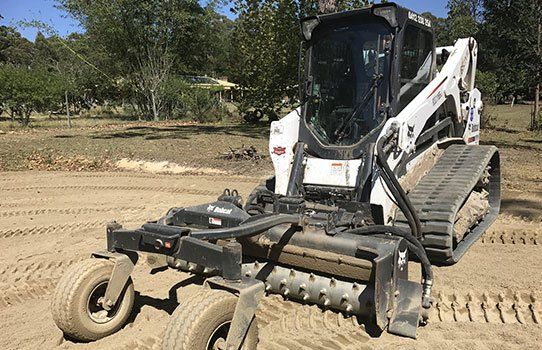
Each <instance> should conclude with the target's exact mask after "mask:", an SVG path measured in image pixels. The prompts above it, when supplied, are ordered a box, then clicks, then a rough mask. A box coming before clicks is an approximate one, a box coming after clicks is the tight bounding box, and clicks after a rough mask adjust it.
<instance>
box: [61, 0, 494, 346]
mask: <svg viewBox="0 0 542 350" xmlns="http://www.w3.org/2000/svg"><path fill="white" fill-rule="evenodd" d="M301 28H302V35H303V39H304V40H303V48H304V50H303V55H302V59H301V63H300V66H301V67H302V69H300V72H301V74H300V101H301V107H300V108H298V109H297V110H295V111H293V112H292V113H290V114H289V115H287V116H286V117H284V118H283V119H281V120H279V121H275V122H273V123H272V124H271V136H270V141H269V151H270V154H271V158H272V161H273V164H274V168H275V176H274V177H272V178H270V179H269V180H267V181H265V182H264V183H262V184H261V185H260V186H258V187H256V188H255V189H254V191H253V192H252V193H251V194H250V196H249V197H248V198H247V200H246V202H245V203H243V201H242V199H241V197H240V196H239V195H238V193H237V191H235V190H233V191H230V190H225V191H224V193H223V195H221V196H220V197H219V198H218V200H217V201H216V202H213V203H207V204H203V205H199V206H195V207H187V208H172V209H171V210H169V212H168V213H167V214H166V215H165V216H164V217H162V218H160V219H159V220H157V221H154V222H148V223H145V224H144V225H143V226H142V227H141V228H140V229H137V230H125V229H123V228H122V226H120V225H119V224H117V223H113V224H110V225H109V226H108V227H107V250H105V251H100V252H95V253H93V254H92V259H89V260H87V261H84V262H82V263H81V264H79V265H77V266H75V267H73V268H72V269H71V270H70V271H68V272H67V273H66V275H65V276H64V277H63V278H62V279H61V281H60V282H59V285H58V288H57V290H56V292H55V294H54V301H53V306H52V312H53V318H54V320H55V322H56V324H57V325H58V326H59V328H60V329H61V330H62V331H64V333H65V334H67V335H68V336H70V337H72V338H76V339H80V340H85V341H91V340H95V339H98V338H101V337H104V336H107V335H109V334H111V333H113V332H116V331H117V330H119V329H120V328H121V327H122V326H123V324H124V323H125V322H126V320H127V318H128V317H129V315H130V312H131V309H132V304H133V301H134V287H133V283H132V280H131V278H130V274H131V272H132V270H133V267H134V265H135V263H136V262H137V260H138V256H139V255H138V253H147V254H151V257H152V258H153V259H152V260H153V261H154V265H153V266H154V267H171V268H175V269H179V270H182V271H188V272H191V273H194V274H199V275H202V276H205V278H206V280H205V283H204V288H203V290H202V291H201V293H197V294H195V295H193V296H191V297H189V298H187V299H186V300H182V301H181V303H180V306H179V307H178V308H177V310H176V311H175V313H174V314H173V316H172V319H171V321H170V323H169V325H168V326H167V329H166V333H165V337H164V343H163V346H164V349H184V350H211V349H228V350H229V349H241V348H243V349H253V348H254V347H255V346H256V343H257V341H258V337H257V327H256V326H255V324H256V322H257V320H256V319H255V317H254V315H255V310H256V308H257V306H258V302H259V300H260V298H262V297H264V295H266V294H270V293H274V294H281V295H283V296H284V297H285V298H288V299H291V300H294V301H298V302H301V303H309V304H316V305H319V306H321V307H322V308H329V309H331V310H335V311H337V312H342V313H345V314H348V315H351V316H355V317H359V318H360V319H362V320H363V321H364V322H365V323H370V324H371V325H372V326H374V327H377V328H378V329H380V330H381V331H384V330H387V331H388V332H390V333H394V334H397V335H402V336H407V337H413V338H414V337H416V330H417V327H418V325H419V323H420V322H421V321H423V319H424V318H425V317H426V315H427V314H428V313H427V312H425V311H427V309H429V308H431V289H432V286H433V283H434V279H433V273H432V265H449V264H454V263H457V262H458V261H459V260H460V258H461V257H462V256H463V255H464V254H465V252H466V251H467V250H468V248H469V247H470V246H472V244H473V243H474V242H476V240H477V239H478V238H480V236H481V235H482V234H483V233H484V231H485V230H486V229H487V228H488V227H489V225H491V224H492V223H493V221H494V220H495V219H496V217H497V215H498V213H499V209H500V166H499V164H500V161H499V154H498V151H497V149H496V148H495V147H493V146H481V145H479V141H480V112H481V109H482V99H481V95H480V92H479V91H478V90H477V89H476V88H475V74H476V62H477V44H476V41H475V40H474V39H472V38H467V39H459V40H457V42H456V43H455V45H454V46H450V47H444V48H435V45H434V33H433V29H432V26H431V22H430V21H429V20H428V19H426V18H424V17H422V16H420V15H418V14H416V13H414V12H412V11H409V10H407V9H404V8H402V7H400V6H398V5H396V4H393V3H387V4H382V5H372V6H369V7H366V8H362V9H359V10H353V11H346V12H340V13H333V14H327V15H321V16H316V17H310V18H306V19H304V20H302V22H301ZM411 258H412V259H415V260H417V261H419V262H420V264H421V268H422V272H423V273H422V276H423V278H422V280H421V281H411V280H409V278H408V261H409V259H411ZM83 311H84V312H83Z"/></svg>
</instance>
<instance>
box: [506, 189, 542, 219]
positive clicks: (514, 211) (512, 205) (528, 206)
mask: <svg viewBox="0 0 542 350" xmlns="http://www.w3.org/2000/svg"><path fill="white" fill-rule="evenodd" d="M538 197H539V199H533V200H531V199H520V198H503V199H502V202H501V213H503V214H510V215H513V216H519V217H523V218H527V219H530V220H536V219H539V218H540V217H541V215H542V195H539V196H538Z"/></svg>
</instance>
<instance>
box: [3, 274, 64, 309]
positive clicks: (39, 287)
mask: <svg viewBox="0 0 542 350" xmlns="http://www.w3.org/2000/svg"><path fill="white" fill-rule="evenodd" d="M57 280H58V278H47V279H41V280H36V281H28V282H18V283H16V284H12V285H11V286H9V287H8V288H1V289H0V310H1V309H4V308H6V307H9V306H13V305H18V304H22V303H25V302H28V301H31V300H35V299H41V298H43V297H44V296H47V295H49V294H51V292H52V291H53V290H54V288H55V286H56V282H57Z"/></svg>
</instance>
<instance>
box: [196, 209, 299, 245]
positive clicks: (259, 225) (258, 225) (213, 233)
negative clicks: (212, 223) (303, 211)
mask: <svg viewBox="0 0 542 350" xmlns="http://www.w3.org/2000/svg"><path fill="white" fill-rule="evenodd" d="M301 219H302V217H301V216H300V215H287V214H277V215H271V216H265V217H263V218H261V219H258V218H256V217H252V218H250V219H249V220H250V221H249V222H247V223H242V224H241V225H239V226H236V227H229V228H217V229H209V230H198V231H192V232H191V233H190V236H191V237H194V238H198V239H204V240H215V239H230V238H240V237H250V236H255V235H257V234H260V233H262V232H265V231H267V230H269V229H271V228H273V227H275V226H278V225H282V224H293V225H295V224H300V222H301Z"/></svg>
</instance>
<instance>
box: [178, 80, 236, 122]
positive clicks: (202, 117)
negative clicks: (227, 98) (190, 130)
mask: <svg viewBox="0 0 542 350" xmlns="http://www.w3.org/2000/svg"><path fill="white" fill-rule="evenodd" d="M182 101H183V102H184V104H185V107H186V111H187V112H188V115H189V116H190V117H191V118H192V120H194V121H197V122H214V121H220V120H222V119H223V118H224V117H225V116H226V115H227V111H226V109H225V107H224V106H222V104H221V103H220V101H219V100H218V96H217V94H216V92H214V91H212V90H209V89H201V88H196V87H190V88H189V89H187V90H186V91H185V93H184V94H183V99H182Z"/></svg>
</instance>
